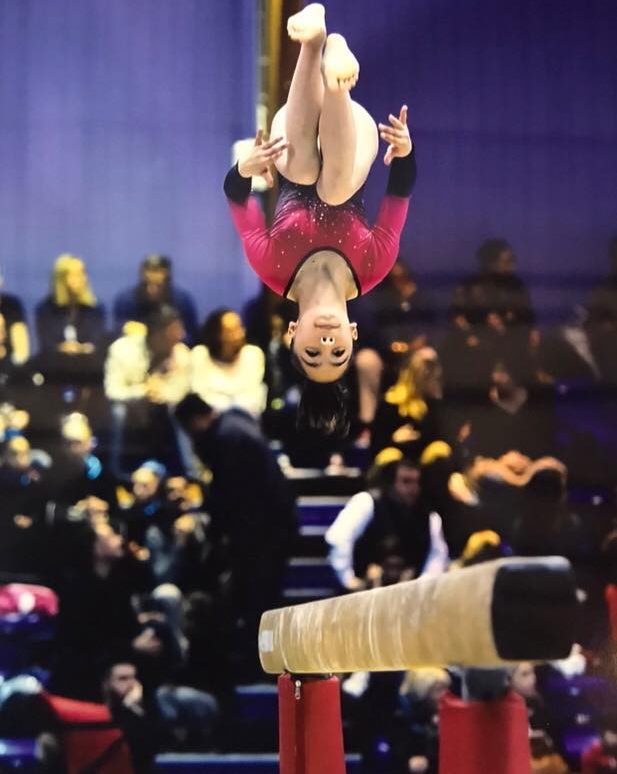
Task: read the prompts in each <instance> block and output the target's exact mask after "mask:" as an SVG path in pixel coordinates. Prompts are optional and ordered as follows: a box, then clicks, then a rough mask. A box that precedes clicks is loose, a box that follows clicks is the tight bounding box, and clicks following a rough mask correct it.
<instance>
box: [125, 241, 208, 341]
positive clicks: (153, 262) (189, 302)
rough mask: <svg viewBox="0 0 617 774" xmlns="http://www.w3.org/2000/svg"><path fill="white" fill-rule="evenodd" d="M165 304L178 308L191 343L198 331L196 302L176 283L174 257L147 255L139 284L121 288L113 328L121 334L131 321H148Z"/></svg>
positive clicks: (141, 268) (141, 269)
mask: <svg viewBox="0 0 617 774" xmlns="http://www.w3.org/2000/svg"><path fill="white" fill-rule="evenodd" d="M164 305H167V306H173V307H174V308H175V309H177V310H178V312H179V313H180V317H181V319H182V323H183V325H184V330H185V331H186V339H187V342H188V343H189V344H192V343H193V341H194V339H195V336H196V334H197V310H196V309H195V302H194V301H193V299H192V297H191V296H190V294H189V293H187V292H186V290H182V289H181V288H179V287H177V286H176V285H175V284H174V283H173V279H172V262H171V258H168V257H167V256H165V255H148V256H146V257H145V258H144V260H143V261H142V263H141V266H140V269H139V282H138V283H137V285H135V286H134V287H132V288H129V289H128V290H124V291H122V293H120V294H119V295H118V296H117V297H116V300H115V301H114V329H115V330H116V331H117V332H118V333H120V332H122V328H123V326H124V324H125V323H127V322H130V321H135V322H140V323H144V324H145V323H146V322H147V320H148V318H150V317H152V315H153V314H155V313H156V312H158V311H159V309H160V308H161V307H162V306H164Z"/></svg>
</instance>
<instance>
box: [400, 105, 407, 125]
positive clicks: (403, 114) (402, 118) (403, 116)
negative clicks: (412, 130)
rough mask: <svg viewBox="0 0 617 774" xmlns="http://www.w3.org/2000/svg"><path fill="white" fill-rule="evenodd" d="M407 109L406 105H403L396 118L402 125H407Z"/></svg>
mask: <svg viewBox="0 0 617 774" xmlns="http://www.w3.org/2000/svg"><path fill="white" fill-rule="evenodd" d="M407 110H408V108H407V105H403V106H402V108H401V110H400V113H399V116H398V120H399V121H400V122H401V123H402V124H403V126H407Z"/></svg>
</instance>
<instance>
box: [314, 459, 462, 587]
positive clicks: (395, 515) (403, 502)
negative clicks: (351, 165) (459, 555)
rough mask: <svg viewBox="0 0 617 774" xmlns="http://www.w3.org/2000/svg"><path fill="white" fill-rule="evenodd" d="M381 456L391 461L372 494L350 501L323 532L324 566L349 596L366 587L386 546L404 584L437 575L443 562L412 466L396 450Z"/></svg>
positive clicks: (436, 523)
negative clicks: (401, 566)
mask: <svg viewBox="0 0 617 774" xmlns="http://www.w3.org/2000/svg"><path fill="white" fill-rule="evenodd" d="M385 451H386V452H387V453H391V454H390V457H391V459H390V460H389V461H387V462H385V461H384V462H383V463H382V464H381V466H380V468H381V469H380V475H379V479H380V480H379V486H378V488H377V489H376V490H374V491H366V492H359V493H358V494H356V495H354V496H353V497H352V498H351V499H350V500H349V502H348V503H347V505H346V506H345V507H344V508H343V510H342V511H341V512H340V513H339V515H338V516H337V517H336V519H335V521H334V523H333V524H332V526H331V527H330V528H329V529H328V531H327V532H326V543H327V544H328V546H329V547H330V553H329V561H330V564H331V565H332V568H333V569H334V571H335V573H336V575H337V577H338V580H339V582H340V584H341V585H342V586H343V587H344V588H346V589H348V590H349V591H353V590H356V589H361V588H365V587H366V585H367V583H368V582H370V581H371V578H372V576H373V575H374V573H375V572H376V571H378V570H377V568H378V567H379V566H380V563H379V558H380V557H379V554H380V552H382V551H383V548H384V545H385V544H386V543H392V542H394V543H395V544H396V546H397V553H399V554H400V556H402V557H403V559H404V563H405V567H406V569H407V573H408V575H409V577H410V578H411V577H417V576H418V575H421V574H423V573H429V574H433V573H436V572H441V571H443V570H444V569H445V567H446V565H447V562H448V547H447V545H446V543H445V540H444V537H443V530H442V524H441V518H440V516H439V515H438V514H437V513H434V512H433V513H429V511H428V509H427V508H426V506H425V504H424V503H423V501H422V499H421V497H420V495H421V484H420V470H419V468H418V466H417V465H416V464H415V463H413V462H411V461H410V460H407V459H404V458H403V457H402V454H401V453H400V452H399V451H398V450H396V449H388V450H385ZM392 458H393V459H392ZM382 459H383V460H386V456H385V455H384V454H383V453H382ZM379 462H381V460H379ZM379 462H378V464H379ZM393 552H394V550H393V549H392V550H391V551H390V552H389V553H393Z"/></svg>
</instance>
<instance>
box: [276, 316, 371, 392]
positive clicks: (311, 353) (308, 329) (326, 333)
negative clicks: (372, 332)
mask: <svg viewBox="0 0 617 774" xmlns="http://www.w3.org/2000/svg"><path fill="white" fill-rule="evenodd" d="M288 332H289V336H290V337H291V340H292V344H293V351H294V354H295V355H296V356H297V358H298V361H299V363H300V366H301V368H302V370H303V371H304V374H305V375H306V377H307V378H308V379H311V380H312V381H314V382H324V383H325V382H335V381H336V380H337V379H340V378H341V376H342V375H343V374H344V373H345V371H346V370H347V368H348V367H349V363H350V361H351V356H352V354H353V343H354V341H356V339H357V338H358V326H357V325H356V323H350V322H349V318H348V317H347V315H346V314H343V313H341V312H340V310H339V309H333V308H331V307H317V308H314V309H309V310H308V311H307V312H305V313H304V314H303V315H301V316H300V317H299V318H298V321H297V322H290V323H289V331H288Z"/></svg>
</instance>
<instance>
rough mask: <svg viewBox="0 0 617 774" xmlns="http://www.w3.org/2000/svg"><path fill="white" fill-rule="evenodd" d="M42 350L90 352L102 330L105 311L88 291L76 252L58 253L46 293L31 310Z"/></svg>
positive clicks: (98, 342) (83, 265)
mask: <svg viewBox="0 0 617 774" xmlns="http://www.w3.org/2000/svg"><path fill="white" fill-rule="evenodd" d="M35 318H36V330H37V335H38V339H39V349H40V351H41V352H42V353H62V354H63V355H84V354H85V355H90V354H93V353H94V352H95V351H96V349H97V347H98V346H99V344H100V342H101V340H102V338H103V335H104V333H105V310H104V308H103V306H102V305H101V304H100V303H98V301H97V299H96V296H95V295H94V293H93V292H92V288H91V286H90V280H89V279H88V274H87V271H86V266H85V264H84V262H83V260H82V259H81V258H78V257H77V256H76V255H71V254H69V253H64V254H63V255H60V256H58V258H57V259H56V262H55V263H54V268H53V271H52V275H51V286H50V293H49V295H48V296H47V297H46V298H45V299H43V301H41V302H40V303H39V304H38V305H37V307H36V312H35Z"/></svg>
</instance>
